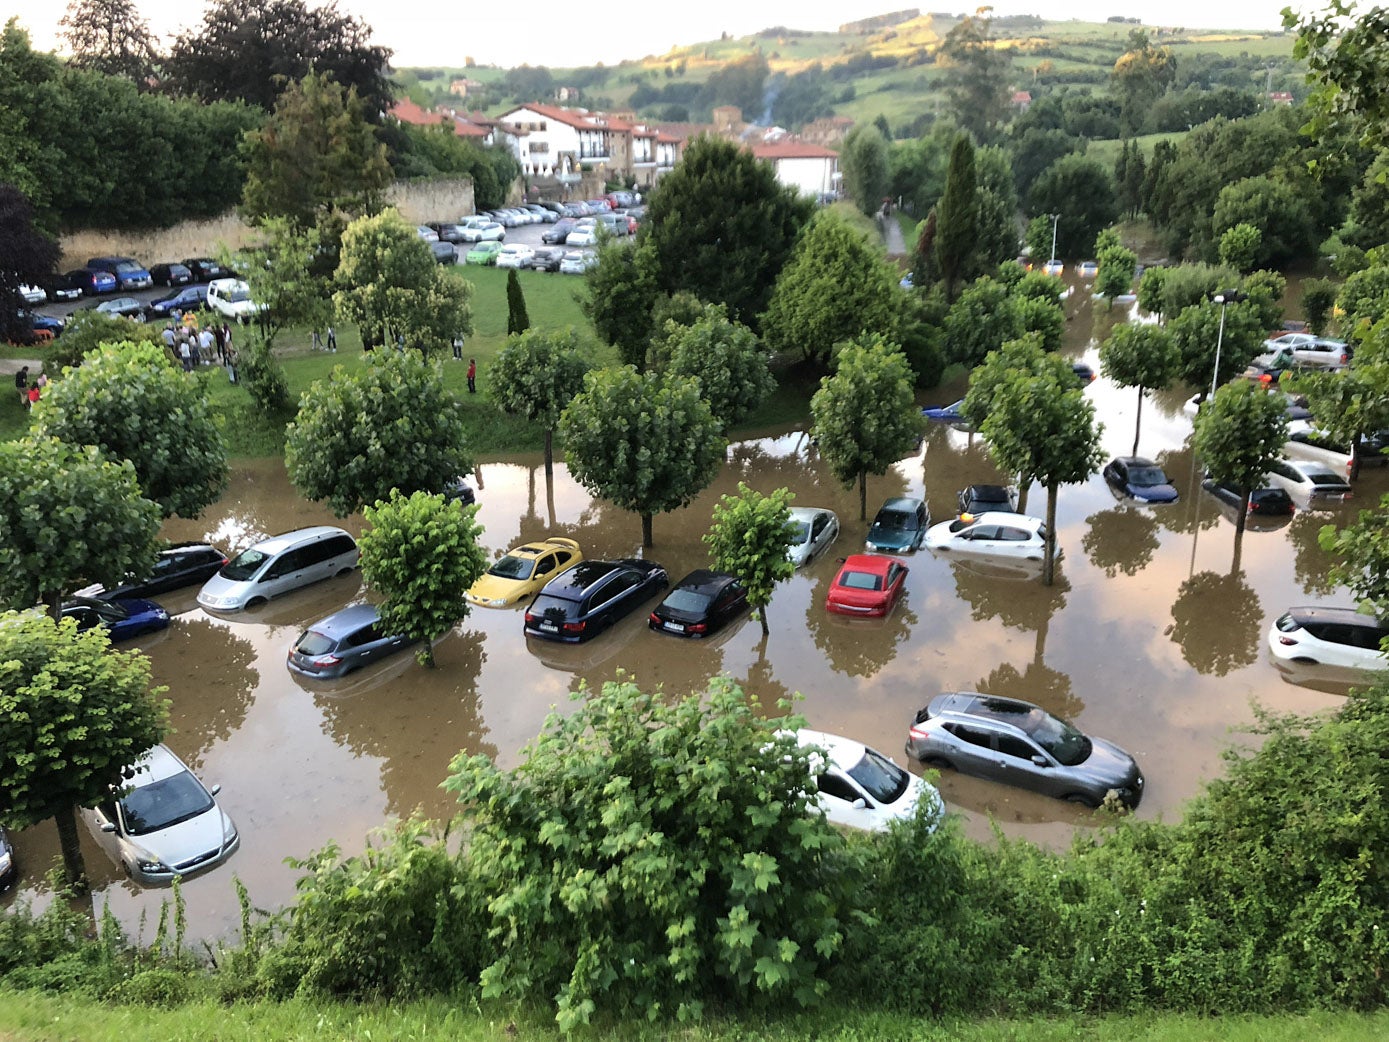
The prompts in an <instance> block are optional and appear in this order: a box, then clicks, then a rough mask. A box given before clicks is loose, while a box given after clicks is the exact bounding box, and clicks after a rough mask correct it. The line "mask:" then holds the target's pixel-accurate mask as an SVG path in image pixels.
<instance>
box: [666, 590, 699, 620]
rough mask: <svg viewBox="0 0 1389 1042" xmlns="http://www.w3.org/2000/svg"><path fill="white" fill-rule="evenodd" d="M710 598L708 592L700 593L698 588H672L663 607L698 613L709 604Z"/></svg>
mask: <svg viewBox="0 0 1389 1042" xmlns="http://www.w3.org/2000/svg"><path fill="white" fill-rule="evenodd" d="M710 600H711V598H710V596H709V595H708V594H707V593H700V592H699V591H698V590H672V591H671V593H670V595H669V596H668V597H667V598H666V599H665V602H664V603H663V604H662V607H664V608H670V609H671V610H672V611H687V612H690V613H692V614H698V613H699V612H702V611H704V609H705V608H707V607H708V606H709V601H710Z"/></svg>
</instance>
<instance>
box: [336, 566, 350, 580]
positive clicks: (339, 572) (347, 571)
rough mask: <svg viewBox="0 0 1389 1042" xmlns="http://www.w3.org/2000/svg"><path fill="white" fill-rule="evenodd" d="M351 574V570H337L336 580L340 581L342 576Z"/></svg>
mask: <svg viewBox="0 0 1389 1042" xmlns="http://www.w3.org/2000/svg"><path fill="white" fill-rule="evenodd" d="M351 574H352V569H351V568H340V569H338V574H337V578H339V579H341V578H342V577H343V576H344V575H351Z"/></svg>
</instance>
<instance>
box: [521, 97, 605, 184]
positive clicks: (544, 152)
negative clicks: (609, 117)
mask: <svg viewBox="0 0 1389 1042" xmlns="http://www.w3.org/2000/svg"><path fill="white" fill-rule="evenodd" d="M496 119H497V121H498V122H503V123H507V124H510V125H511V126H513V127H516V128H518V129H520V130H522V131H524V132H525V135H526V140H527V143H528V149H527V153H526V157H525V158H524V159H522V160H521V170H522V172H523V173H524V174H526V175H527V176H530V177H555V176H560V175H566V174H578V173H581V172H582V171H583V170H586V169H593V168H597V167H600V166H604V165H606V164H608V163H609V162H610V161H611V159H612V145H611V142H610V140H609V131H608V128H607V127H606V126H603V125H601V124H599V123H596V122H594V121H593V120H592V119H591V118H590V114H589V113H588V112H586V111H585V110H583V109H565V108H560V107H559V106H557V105H542V104H540V103H539V102H529V103H528V104H525V105H518V106H517V107H516V108H512V109H508V110H507V111H505V112H503V113H501V114H500V115H498V116H497V117H496ZM518 158H520V157H518Z"/></svg>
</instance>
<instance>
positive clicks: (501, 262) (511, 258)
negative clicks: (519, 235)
mask: <svg viewBox="0 0 1389 1042" xmlns="http://www.w3.org/2000/svg"><path fill="white" fill-rule="evenodd" d="M534 256H535V250H533V249H531V248H530V247H529V246H525V245H522V244H521V243H519V242H512V243H507V245H505V246H503V247H502V248H501V252H499V253H498V254H497V267H499V268H527V267H530V262H531V258H532V257H534Z"/></svg>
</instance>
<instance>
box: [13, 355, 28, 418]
mask: <svg viewBox="0 0 1389 1042" xmlns="http://www.w3.org/2000/svg"><path fill="white" fill-rule="evenodd" d="M14 389H15V390H16V391H18V392H19V404H20V405H23V406H24V407H25V408H28V406H29V367H28V366H27V365H25V366H20V369H19V372H17V373H15V374H14Z"/></svg>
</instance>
